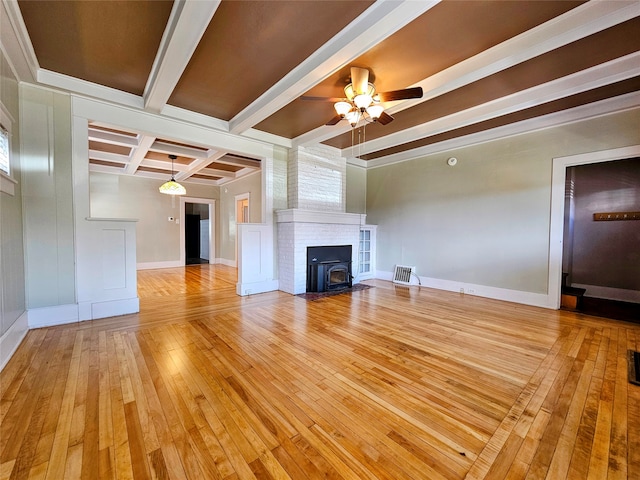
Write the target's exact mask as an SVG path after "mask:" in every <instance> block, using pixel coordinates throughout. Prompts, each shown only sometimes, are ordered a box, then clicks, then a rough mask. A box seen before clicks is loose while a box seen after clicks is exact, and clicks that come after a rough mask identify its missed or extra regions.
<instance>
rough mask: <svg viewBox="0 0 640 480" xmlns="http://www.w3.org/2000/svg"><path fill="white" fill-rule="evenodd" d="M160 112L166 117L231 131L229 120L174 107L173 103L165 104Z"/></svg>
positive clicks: (222, 130)
mask: <svg viewBox="0 0 640 480" xmlns="http://www.w3.org/2000/svg"><path fill="white" fill-rule="evenodd" d="M160 114H161V115H162V116H164V117H169V118H174V119H176V120H181V121H183V122H188V123H192V124H194V125H200V126H203V127H207V128H213V129H214V130H220V131H221V132H229V122H227V121H225V120H220V119H219V118H215V117H210V116H209V115H204V114H202V113H198V112H192V111H191V110H186V109H184V108H180V107H174V106H173V105H165V106H164V107H163V109H162V112H161V113H160Z"/></svg>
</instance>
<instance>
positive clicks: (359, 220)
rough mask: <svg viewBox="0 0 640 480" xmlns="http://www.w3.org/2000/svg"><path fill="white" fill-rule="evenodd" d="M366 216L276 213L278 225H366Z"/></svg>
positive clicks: (301, 212) (298, 212) (335, 213)
mask: <svg viewBox="0 0 640 480" xmlns="http://www.w3.org/2000/svg"><path fill="white" fill-rule="evenodd" d="M366 217H367V215H366V214H360V213H343V212H319V211H314V210H303V209H298V208H290V209H287V210H278V211H276V223H323V224H337V225H364V224H365V223H366V222H365V219H366Z"/></svg>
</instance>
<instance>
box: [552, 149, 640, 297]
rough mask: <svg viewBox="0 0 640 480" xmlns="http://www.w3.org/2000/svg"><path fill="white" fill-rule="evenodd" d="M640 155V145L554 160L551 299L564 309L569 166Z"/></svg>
mask: <svg viewBox="0 0 640 480" xmlns="http://www.w3.org/2000/svg"><path fill="white" fill-rule="evenodd" d="M638 156H640V145H632V146H629V147H622V148H613V149H610V150H602V151H598V152H589V153H582V154H579V155H571V156H568V157H557V158H554V159H553V167H552V173H551V222H550V226H549V280H548V282H549V283H548V285H549V290H548V291H549V297H550V299H552V301H553V302H552V305H553V308H556V309H558V308H560V290H561V288H562V244H563V241H564V196H565V181H566V176H567V167H573V166H575V165H587V164H590V163H600V162H608V161H610V160H622V159H624V158H632V157H638Z"/></svg>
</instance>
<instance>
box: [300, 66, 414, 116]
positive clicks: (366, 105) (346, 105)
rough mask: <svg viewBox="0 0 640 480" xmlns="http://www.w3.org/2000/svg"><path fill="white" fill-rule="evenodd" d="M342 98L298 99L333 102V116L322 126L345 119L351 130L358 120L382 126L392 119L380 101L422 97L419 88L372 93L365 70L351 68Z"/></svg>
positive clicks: (367, 71) (371, 84)
mask: <svg viewBox="0 0 640 480" xmlns="http://www.w3.org/2000/svg"><path fill="white" fill-rule="evenodd" d="M344 94H345V97H343V98H331V97H305V96H303V97H300V98H301V99H302V100H322V101H331V102H335V104H334V105H333V106H334V108H335V110H336V116H335V117H333V118H332V119H331V120H329V121H328V122H327V123H326V125H335V124H337V123H338V122H339V121H340V120H342V119H346V120H347V121H348V122H349V123H350V124H351V127H353V128H355V127H356V126H357V125H358V122H360V120H364V121H367V122H378V123H380V124H382V125H386V124H388V123H389V122H391V121H392V120H393V117H392V116H391V115H389V114H388V113H386V112H385V111H384V106H383V105H382V103H383V102H393V101H396V100H408V99H410V98H422V87H413V88H405V89H402V90H393V91H390V92H376V87H375V85H374V84H373V83H370V82H369V70H367V69H366V68H360V67H351V83H349V84H348V85H347V86H346V87H344Z"/></svg>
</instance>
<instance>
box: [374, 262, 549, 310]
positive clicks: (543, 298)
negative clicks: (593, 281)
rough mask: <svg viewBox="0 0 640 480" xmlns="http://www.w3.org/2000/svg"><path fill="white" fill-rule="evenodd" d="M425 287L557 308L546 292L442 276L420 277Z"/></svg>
mask: <svg viewBox="0 0 640 480" xmlns="http://www.w3.org/2000/svg"><path fill="white" fill-rule="evenodd" d="M376 278H377V279H379V280H388V281H391V280H392V279H393V272H386V271H380V270H378V271H376ZM419 278H420V284H421V286H423V287H427V288H434V289H436V290H445V291H447V292H458V293H460V294H464V295H474V296H477V297H484V298H492V299H494V300H502V301H504V302H513V303H521V304H523V305H531V306H534V307H543V308H551V309H557V307H554V304H553V302H552V301H551V297H552V296H550V295H548V294H545V293H535V292H524V291H521V290H510V289H508V288H499V287H490V286H487V285H476V284H473V283H465V282H459V281H455V280H443V279H441V278H430V277H419ZM411 284H412V285H416V286H417V285H418V281H417V280H416V279H412V280H411Z"/></svg>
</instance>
